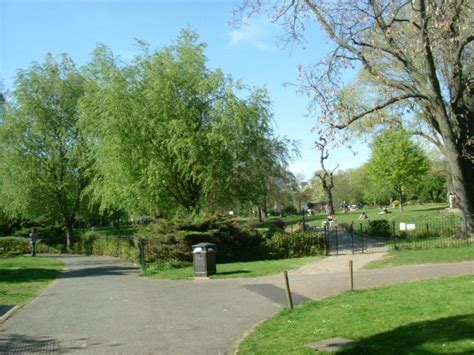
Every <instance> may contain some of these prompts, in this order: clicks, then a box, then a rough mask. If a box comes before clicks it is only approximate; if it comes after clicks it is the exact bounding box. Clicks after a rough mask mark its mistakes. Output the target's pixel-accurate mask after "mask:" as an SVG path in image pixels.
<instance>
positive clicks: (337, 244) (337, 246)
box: [334, 226, 339, 255]
mask: <svg viewBox="0 0 474 355" xmlns="http://www.w3.org/2000/svg"><path fill="white" fill-rule="evenodd" d="M334 230H335V231H336V255H339V240H338V238H337V226H335V227H334Z"/></svg>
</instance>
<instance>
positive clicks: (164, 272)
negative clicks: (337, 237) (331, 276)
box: [142, 256, 324, 280]
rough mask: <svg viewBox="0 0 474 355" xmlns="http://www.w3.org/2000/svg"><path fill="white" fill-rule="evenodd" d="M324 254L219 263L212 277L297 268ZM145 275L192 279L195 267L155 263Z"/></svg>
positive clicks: (267, 272)
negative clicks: (157, 264) (177, 266)
mask: <svg viewBox="0 0 474 355" xmlns="http://www.w3.org/2000/svg"><path fill="white" fill-rule="evenodd" d="M323 258H324V257H323V256H311V257H305V258H294V259H282V260H261V261H249V262H240V263H227V264H217V274H216V275H213V276H211V277H210V278H211V279H227V278H236V277H256V276H265V275H271V274H277V273H280V272H283V271H284V270H290V269H296V268H298V267H300V266H303V265H306V264H310V263H314V262H316V261H319V260H321V259H323ZM142 275H143V276H147V277H151V278H156V279H171V280H183V279H192V278H193V277H194V275H193V267H192V266H188V267H182V268H172V267H170V266H168V267H166V265H164V264H161V265H159V266H158V267H156V266H154V265H153V264H152V265H150V267H149V268H148V269H147V270H146V271H144V272H143V273H142Z"/></svg>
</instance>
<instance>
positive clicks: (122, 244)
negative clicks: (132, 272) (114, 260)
mask: <svg viewBox="0 0 474 355" xmlns="http://www.w3.org/2000/svg"><path fill="white" fill-rule="evenodd" d="M72 252H73V253H76V254H85V255H108V256H115V257H120V258H124V259H126V260H130V261H137V260H138V248H137V245H136V241H135V240H134V239H132V238H124V237H119V236H112V235H102V234H99V233H96V232H86V233H84V234H82V235H80V236H79V238H78V241H77V242H76V243H75V244H74V245H73V248H72Z"/></svg>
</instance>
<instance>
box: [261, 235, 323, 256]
mask: <svg viewBox="0 0 474 355" xmlns="http://www.w3.org/2000/svg"><path fill="white" fill-rule="evenodd" d="M265 248H266V251H267V253H268V256H270V257H272V258H278V259H279V258H299V257H303V256H313V255H323V254H324V252H325V248H326V243H325V240H324V237H323V236H321V235H319V234H318V233H315V232H297V233H277V234H275V235H274V236H273V237H272V238H271V239H267V240H266V241H265Z"/></svg>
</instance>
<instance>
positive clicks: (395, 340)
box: [338, 314, 474, 355]
mask: <svg viewBox="0 0 474 355" xmlns="http://www.w3.org/2000/svg"><path fill="white" fill-rule="evenodd" d="M473 336H474V314H467V315H461V316H454V317H448V318H440V319H435V320H430V321H423V322H416V323H410V324H407V325H404V326H402V327H398V328H395V329H393V330H390V331H388V332H383V333H379V334H376V335H374V336H371V337H368V338H365V339H362V340H360V341H358V342H357V343H356V344H354V345H350V346H347V347H346V348H344V349H343V350H341V351H340V352H338V354H374V355H375V354H377V355H379V354H406V353H408V352H409V353H410V354H423V355H424V354H426V355H429V354H440V353H448V352H449V354H469V353H474V343H473V339H474V338H473ZM463 340H467V341H468V344H470V345H468V346H469V347H470V348H469V349H466V348H465V349H464V351H460V352H453V351H449V350H448V349H446V351H441V349H443V344H448V343H450V342H454V341H463ZM427 343H431V344H433V343H434V344H436V348H437V349H439V350H437V351H430V350H428V349H426V346H425V345H426V344H427Z"/></svg>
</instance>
